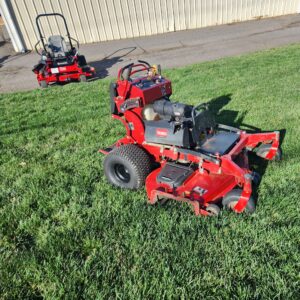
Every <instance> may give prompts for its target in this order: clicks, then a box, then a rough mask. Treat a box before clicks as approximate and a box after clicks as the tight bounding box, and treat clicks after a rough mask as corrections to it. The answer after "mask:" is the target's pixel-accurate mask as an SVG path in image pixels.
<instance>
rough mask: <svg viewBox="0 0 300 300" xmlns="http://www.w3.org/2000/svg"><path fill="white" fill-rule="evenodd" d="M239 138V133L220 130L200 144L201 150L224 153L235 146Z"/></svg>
mask: <svg viewBox="0 0 300 300" xmlns="http://www.w3.org/2000/svg"><path fill="white" fill-rule="evenodd" d="M238 139H239V135H238V134H237V133H234V132H226V131H220V132H218V133H216V134H214V135H213V136H212V137H209V138H208V139H206V140H205V141H204V142H203V144H202V145H201V146H200V150H201V151H203V152H206V153H208V154H213V155H216V154H219V155H224V154H226V153H227V152H228V151H230V150H231V149H232V148H233V147H234V145H235V144H236V142H237V140H238Z"/></svg>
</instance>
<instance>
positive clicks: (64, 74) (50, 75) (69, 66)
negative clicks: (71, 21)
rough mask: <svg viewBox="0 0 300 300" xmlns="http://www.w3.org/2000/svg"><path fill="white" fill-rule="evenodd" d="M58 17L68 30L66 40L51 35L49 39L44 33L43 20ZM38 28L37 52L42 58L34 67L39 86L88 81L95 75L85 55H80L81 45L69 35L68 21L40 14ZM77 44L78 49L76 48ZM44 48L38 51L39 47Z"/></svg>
mask: <svg viewBox="0 0 300 300" xmlns="http://www.w3.org/2000/svg"><path fill="white" fill-rule="evenodd" d="M48 17H55V18H56V17H58V18H61V19H62V21H63V25H64V27H65V30H66V38H67V43H66V41H65V38H64V37H63V36H61V35H51V36H49V37H48V39H46V38H45V36H44V35H43V33H42V26H41V18H48ZM36 26H37V30H38V33H39V36H40V40H39V41H38V42H37V43H36V45H35V50H36V52H37V53H38V54H39V55H40V56H41V60H40V61H39V63H38V64H37V65H35V66H34V68H33V70H32V71H33V72H34V73H35V74H36V78H37V80H38V83H39V85H40V86H41V87H42V88H46V87H48V85H49V84H50V83H54V82H56V83H58V82H60V83H62V82H68V81H72V80H75V81H82V82H85V81H87V78H89V77H92V76H94V75H95V68H93V67H91V66H89V65H88V64H87V62H86V59H85V57H84V56H83V55H80V54H79V51H78V49H79V43H78V41H77V40H75V39H74V38H72V37H71V36H70V33H69V29H68V26H67V22H66V19H65V18H64V16H63V15H61V14H58V13H51V14H40V15H38V16H37V17H36ZM73 42H75V43H76V45H77V48H75V47H74V45H73ZM40 43H41V44H42V48H41V49H38V45H39V44H40Z"/></svg>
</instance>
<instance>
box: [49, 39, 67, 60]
mask: <svg viewBox="0 0 300 300" xmlns="http://www.w3.org/2000/svg"><path fill="white" fill-rule="evenodd" d="M48 47H49V49H50V50H51V51H52V53H53V55H54V57H58V56H65V55H66V52H68V48H67V45H66V42H65V39H64V38H63V37H62V36H61V35H52V36H50V37H49V39H48Z"/></svg>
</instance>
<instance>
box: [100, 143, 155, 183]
mask: <svg viewBox="0 0 300 300" xmlns="http://www.w3.org/2000/svg"><path fill="white" fill-rule="evenodd" d="M150 172H151V160H150V157H149V155H148V154H147V152H146V151H145V150H143V149H142V148H140V147H138V146H136V145H131V144H130V145H123V146H120V147H118V148H116V149H115V150H113V151H111V152H110V153H109V154H108V155H107V156H106V157H105V160H104V173H105V176H106V178H107V180H108V181H109V182H110V183H111V184H113V185H115V186H118V187H120V188H127V189H139V188H141V187H143V186H144V184H145V180H146V177H147V176H148V175H149V173H150Z"/></svg>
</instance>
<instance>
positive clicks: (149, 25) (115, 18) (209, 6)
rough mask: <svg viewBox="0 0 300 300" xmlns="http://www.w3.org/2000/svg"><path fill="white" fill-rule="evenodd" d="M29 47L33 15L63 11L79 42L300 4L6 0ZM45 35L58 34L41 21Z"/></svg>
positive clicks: (277, 0) (268, 13)
mask: <svg viewBox="0 0 300 300" xmlns="http://www.w3.org/2000/svg"><path fill="white" fill-rule="evenodd" d="M10 2H11V4H12V8H13V10H14V13H15V16H16V18H17V21H18V25H19V27H20V30H21V32H22V35H23V39H24V41H25V43H26V46H27V48H28V49H32V48H33V46H34V44H35V43H36V41H37V40H38V37H37V34H36V26H35V17H36V15H37V14H39V13H45V12H46V13H50V12H59V13H62V14H63V15H64V16H65V17H66V19H67V23H68V24H69V29H70V33H71V35H72V36H73V37H74V38H76V39H77V40H79V42H80V43H93V42H99V41H108V40H115V39H122V38H130V37H139V36H145V35H152V34H159V33H164V32H170V31H177V30H185V29H192V28H200V27H206V26H211V25H217V24H226V23H232V22H239V21H245V20H251V19H255V18H260V17H272V16H279V15H285V14H292V13H296V12H297V10H298V9H299V4H300V0H10ZM42 25H43V26H44V31H45V34H46V35H49V34H55V32H57V31H59V32H60V30H62V28H63V27H62V24H61V23H60V22H59V21H57V20H53V21H51V20H49V21H45V22H42Z"/></svg>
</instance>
